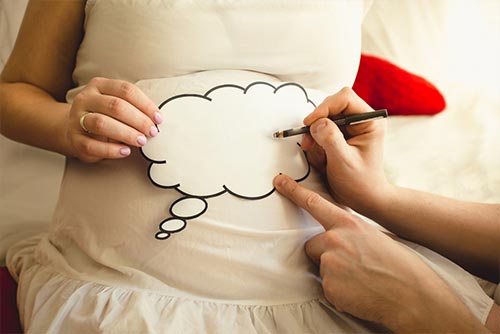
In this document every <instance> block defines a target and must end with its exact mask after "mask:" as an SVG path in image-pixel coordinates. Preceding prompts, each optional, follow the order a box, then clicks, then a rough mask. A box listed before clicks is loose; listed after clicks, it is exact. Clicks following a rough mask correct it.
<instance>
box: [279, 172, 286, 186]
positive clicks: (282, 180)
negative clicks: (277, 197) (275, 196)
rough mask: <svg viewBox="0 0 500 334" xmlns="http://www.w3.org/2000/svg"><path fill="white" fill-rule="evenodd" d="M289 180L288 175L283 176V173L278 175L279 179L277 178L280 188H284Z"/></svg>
mask: <svg viewBox="0 0 500 334" xmlns="http://www.w3.org/2000/svg"><path fill="white" fill-rule="evenodd" d="M287 182H288V180H287V177H286V176H283V174H281V173H280V174H279V175H278V180H277V185H278V187H280V188H283V187H284V186H285V185H286V184H287Z"/></svg>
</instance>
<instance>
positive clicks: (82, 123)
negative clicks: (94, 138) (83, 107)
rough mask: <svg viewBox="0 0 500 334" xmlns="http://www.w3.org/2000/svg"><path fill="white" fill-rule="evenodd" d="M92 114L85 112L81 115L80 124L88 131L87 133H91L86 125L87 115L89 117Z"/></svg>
mask: <svg viewBox="0 0 500 334" xmlns="http://www.w3.org/2000/svg"><path fill="white" fill-rule="evenodd" d="M90 114H92V113H91V112H84V113H83V114H82V116H81V117H80V126H81V127H82V129H83V130H84V131H85V132H87V133H90V130H89V129H87V127H86V126H85V117H87V116H88V115H90Z"/></svg>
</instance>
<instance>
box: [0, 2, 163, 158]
mask: <svg viewBox="0 0 500 334" xmlns="http://www.w3.org/2000/svg"><path fill="white" fill-rule="evenodd" d="M83 21H84V1H79V0H75V1H43V0H32V1H31V2H30V4H29V5H28V8H27V10H26V14H25V17H24V20H23V24H22V26H21V30H20V33H19V36H18V40H17V42H16V45H15V47H14V50H13V52H12V55H11V57H10V59H9V61H8V63H7V65H6V67H5V69H4V71H3V73H2V76H1V83H0V97H1V102H0V108H1V109H0V117H1V118H0V123H1V124H0V128H1V132H2V134H4V135H5V136H7V137H9V138H11V139H13V140H16V141H19V142H22V143H26V144H29V145H33V146H38V147H40V148H44V149H48V150H51V151H55V152H59V153H61V154H64V155H67V156H71V157H77V158H79V159H80V160H82V161H85V162H98V161H100V160H102V159H120V158H125V157H127V156H128V155H129V154H130V153H131V150H130V147H129V146H135V147H140V146H143V145H144V144H145V143H146V142H147V137H153V136H155V135H156V134H158V130H157V128H156V126H155V124H158V123H160V122H161V121H162V119H161V114H160V113H159V110H158V108H157V107H156V106H155V104H154V103H153V102H152V101H151V100H150V99H149V98H148V97H147V96H146V95H145V94H144V93H143V92H142V91H141V90H140V89H139V88H138V87H137V86H135V85H133V84H131V83H129V82H126V81H123V80H116V79H108V78H93V79H92V80H90V82H88V83H87V84H86V86H85V87H84V88H83V89H82V90H81V91H80V92H79V93H78V94H77V95H76V96H75V98H74V101H73V103H72V104H71V105H70V104H68V103H65V102H64V97H65V94H66V92H67V90H68V89H70V88H72V87H73V82H72V72H73V69H74V67H75V57H76V53H77V50H78V48H79V45H80V42H81V41H82V37H83ZM82 123H84V124H83V125H82Z"/></svg>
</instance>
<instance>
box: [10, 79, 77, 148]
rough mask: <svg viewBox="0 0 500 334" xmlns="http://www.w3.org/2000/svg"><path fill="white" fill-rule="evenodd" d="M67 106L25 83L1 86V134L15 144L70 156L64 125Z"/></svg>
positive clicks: (66, 118)
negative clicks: (16, 142)
mask: <svg viewBox="0 0 500 334" xmlns="http://www.w3.org/2000/svg"><path fill="white" fill-rule="evenodd" d="M70 107H71V106H70V105H69V104H67V103H62V102H57V101H56V100H55V99H54V98H53V97H52V96H51V95H50V94H48V93H47V92H45V91H44V90H42V89H40V88H38V87H36V86H34V85H30V84H26V83H20V82H19V83H6V82H2V83H0V131H1V133H2V134H3V135H4V136H6V137H8V138H10V139H12V140H15V141H18V142H21V143H24V144H28V145H32V146H36V147H40V148H43V149H46V150H50V151H54V152H57V153H61V154H64V155H69V156H72V152H71V149H70V146H69V145H68V142H67V140H66V134H65V129H66V127H65V126H64V124H65V122H67V120H68V115H69V109H70Z"/></svg>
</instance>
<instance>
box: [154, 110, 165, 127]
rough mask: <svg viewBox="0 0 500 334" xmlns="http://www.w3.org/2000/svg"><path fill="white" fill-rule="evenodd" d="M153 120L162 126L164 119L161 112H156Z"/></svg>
mask: <svg viewBox="0 0 500 334" xmlns="http://www.w3.org/2000/svg"><path fill="white" fill-rule="evenodd" d="M153 119H154V121H155V123H156V124H160V123H161V122H163V117H162V116H161V114H160V113H159V112H155V114H154V115H153Z"/></svg>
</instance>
